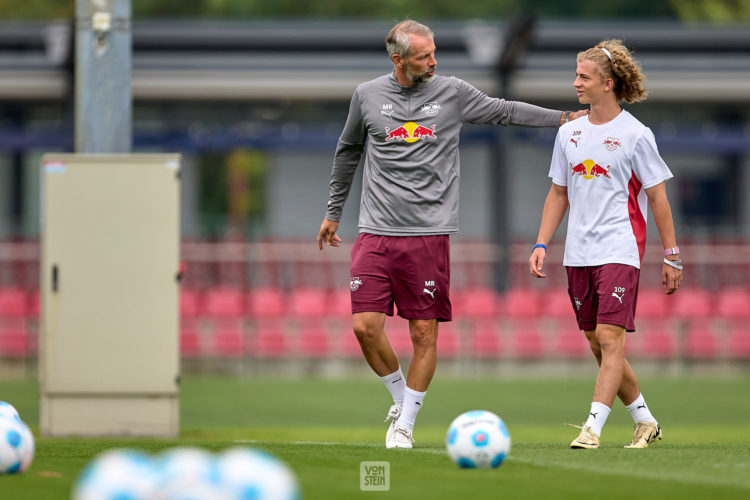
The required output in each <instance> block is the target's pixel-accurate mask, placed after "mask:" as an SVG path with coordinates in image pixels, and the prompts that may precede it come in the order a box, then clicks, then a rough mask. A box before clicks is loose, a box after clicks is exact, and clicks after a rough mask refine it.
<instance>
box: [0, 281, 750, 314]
mask: <svg viewBox="0 0 750 500" xmlns="http://www.w3.org/2000/svg"><path fill="white" fill-rule="evenodd" d="M452 299H453V309H454V314H455V315H456V317H468V318H492V317H506V318H536V317H540V316H545V317H553V318H564V317H569V316H570V315H571V314H572V311H571V305H570V299H569V297H568V294H567V291H566V290H565V289H558V288H555V289H546V290H537V289H532V288H514V289H511V290H509V291H507V292H506V293H504V294H499V293H497V292H496V291H495V290H492V289H489V288H471V289H458V290H453V291H452ZM180 313H181V316H182V317H187V318H192V317H201V316H206V317H225V318H240V317H253V318H280V317H288V316H295V317H312V318H316V317H317V318H322V317H330V316H334V317H340V316H348V315H349V314H350V307H349V291H348V290H346V289H341V290H336V291H327V290H324V289H320V288H299V289H294V290H291V291H286V292H285V291H283V290H281V289H278V288H256V289H251V290H249V291H247V292H245V291H243V290H240V289H235V288H226V287H216V288H209V289H205V290H195V289H190V288H183V289H182V290H181V293H180ZM38 316H39V293H38V291H36V290H34V291H30V292H27V291H26V290H24V289H21V288H0V318H17V317H31V318H36V317H38ZM717 316H718V317H722V318H747V319H750V288H741V287H726V288H723V289H720V290H718V291H717V292H715V293H714V292H710V291H709V290H705V289H700V288H690V287H686V288H684V289H682V290H680V291H679V293H677V294H675V295H673V296H667V295H665V294H664V292H663V291H662V290H661V289H658V288H642V289H641V290H640V291H639V296H638V312H637V317H639V318H670V317H679V318H710V317H717Z"/></svg>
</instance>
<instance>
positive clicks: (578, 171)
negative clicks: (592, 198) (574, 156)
mask: <svg viewBox="0 0 750 500" xmlns="http://www.w3.org/2000/svg"><path fill="white" fill-rule="evenodd" d="M570 170H571V172H570V175H580V176H582V177H583V178H584V179H593V178H594V177H599V176H604V177H606V178H607V179H611V177H610V176H609V165H608V166H607V168H604V167H602V166H601V165H599V164H598V163H596V162H595V161H594V160H583V161H582V162H581V163H579V164H578V165H575V166H573V164H572V163H571V164H570Z"/></svg>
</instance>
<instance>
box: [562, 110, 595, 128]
mask: <svg viewBox="0 0 750 500" xmlns="http://www.w3.org/2000/svg"><path fill="white" fill-rule="evenodd" d="M587 114H589V110H588V109H579V110H578V111H563V112H562V114H561V115H560V126H563V125H564V124H566V123H568V122H570V121H573V120H575V119H576V118H580V117H582V116H586V115H587Z"/></svg>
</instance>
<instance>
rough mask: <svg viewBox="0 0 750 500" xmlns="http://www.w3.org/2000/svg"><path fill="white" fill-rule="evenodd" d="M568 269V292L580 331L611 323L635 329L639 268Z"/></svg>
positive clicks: (621, 266) (620, 266)
mask: <svg viewBox="0 0 750 500" xmlns="http://www.w3.org/2000/svg"><path fill="white" fill-rule="evenodd" d="M565 269H566V270H567V272H568V294H569V295H570V301H571V303H572V304H573V310H574V311H575V313H576V320H577V321H578V327H579V328H580V329H581V330H584V331H592V330H595V329H596V325H597V324H608V325H617V326H622V327H624V328H625V330H627V331H629V332H633V331H635V305H636V302H637V301H638V281H639V277H640V274H641V271H640V269H637V268H635V267H633V266H628V265H625V264H604V265H602V266H590V267H566V268H565Z"/></svg>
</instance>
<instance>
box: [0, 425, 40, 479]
mask: <svg viewBox="0 0 750 500" xmlns="http://www.w3.org/2000/svg"><path fill="white" fill-rule="evenodd" d="M33 459H34V435H33V434H32V433H31V431H30V430H29V428H28V427H27V426H26V424H24V423H23V422H22V421H21V420H20V419H18V418H17V417H16V418H13V417H12V418H7V417H0V474H16V473H18V472H23V471H25V470H26V469H28V467H29V465H31V461H32V460H33Z"/></svg>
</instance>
